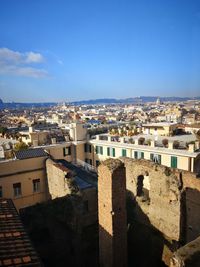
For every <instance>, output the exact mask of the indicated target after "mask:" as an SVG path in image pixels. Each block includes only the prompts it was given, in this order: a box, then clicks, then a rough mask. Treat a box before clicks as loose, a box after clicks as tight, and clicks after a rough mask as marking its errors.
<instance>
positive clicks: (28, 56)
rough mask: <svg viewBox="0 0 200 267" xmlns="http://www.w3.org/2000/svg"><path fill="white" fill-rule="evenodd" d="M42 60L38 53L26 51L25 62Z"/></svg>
mask: <svg viewBox="0 0 200 267" xmlns="http://www.w3.org/2000/svg"><path fill="white" fill-rule="evenodd" d="M43 61H44V58H43V56H42V55H41V54H39V53H34V52H28V53H26V62H27V63H40V62H43Z"/></svg>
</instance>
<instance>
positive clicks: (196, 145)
mask: <svg viewBox="0 0 200 267" xmlns="http://www.w3.org/2000/svg"><path fill="white" fill-rule="evenodd" d="M199 148H200V146H199V141H195V150H199Z"/></svg>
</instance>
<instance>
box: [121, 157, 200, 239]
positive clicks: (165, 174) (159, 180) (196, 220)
mask: <svg viewBox="0 0 200 267" xmlns="http://www.w3.org/2000/svg"><path fill="white" fill-rule="evenodd" d="M122 161H124V163H125V166H126V183H127V190H128V191H131V192H132V193H133V195H134V196H135V197H136V202H137V204H138V210H139V211H138V213H137V215H138V219H139V220H140V219H142V220H143V221H144V223H149V224H151V225H152V226H153V227H155V228H156V229H158V230H159V231H160V232H161V233H163V234H164V236H166V237H167V238H169V239H170V240H175V241H178V242H181V243H188V242H190V241H192V240H194V239H195V238H197V237H198V236H200V212H199V210H200V179H198V178H197V176H196V175H195V174H194V173H190V172H186V171H181V170H178V169H171V168H168V167H165V166H161V165H157V164H155V163H153V162H150V161H146V160H142V159H140V160H135V159H128V158H125V159H122ZM141 175H142V176H143V177H144V178H145V179H144V183H143V184H144V186H146V184H147V182H146V179H148V182H149V185H148V189H149V191H148V190H147V191H148V194H149V196H148V197H147V198H145V197H144V196H137V187H138V177H139V176H141ZM144 189H145V188H144ZM141 214H142V215H143V216H141Z"/></svg>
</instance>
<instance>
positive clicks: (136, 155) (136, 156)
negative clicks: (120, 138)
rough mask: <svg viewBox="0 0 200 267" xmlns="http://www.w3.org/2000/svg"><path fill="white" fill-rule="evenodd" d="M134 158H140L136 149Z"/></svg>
mask: <svg viewBox="0 0 200 267" xmlns="http://www.w3.org/2000/svg"><path fill="white" fill-rule="evenodd" d="M134 158H135V159H137V158H138V152H137V151H134Z"/></svg>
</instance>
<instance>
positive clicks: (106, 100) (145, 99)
mask: <svg viewBox="0 0 200 267" xmlns="http://www.w3.org/2000/svg"><path fill="white" fill-rule="evenodd" d="M157 98H158V97H157V96H140V97H130V98H124V99H116V98H99V99H90V100H81V101H73V102H70V104H73V105H98V104H100V105H102V104H105V105H106V104H137V103H147V102H156V100H157ZM160 100H161V102H168V101H170V102H173V101H180V102H181V101H187V100H200V97H160ZM57 104H58V103H56V102H48V103H47V102H45V103H43V102H41V103H15V102H12V103H4V102H3V101H2V100H1V99H0V108H1V109H2V108H13V109H21V108H45V107H51V106H55V105H57Z"/></svg>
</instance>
